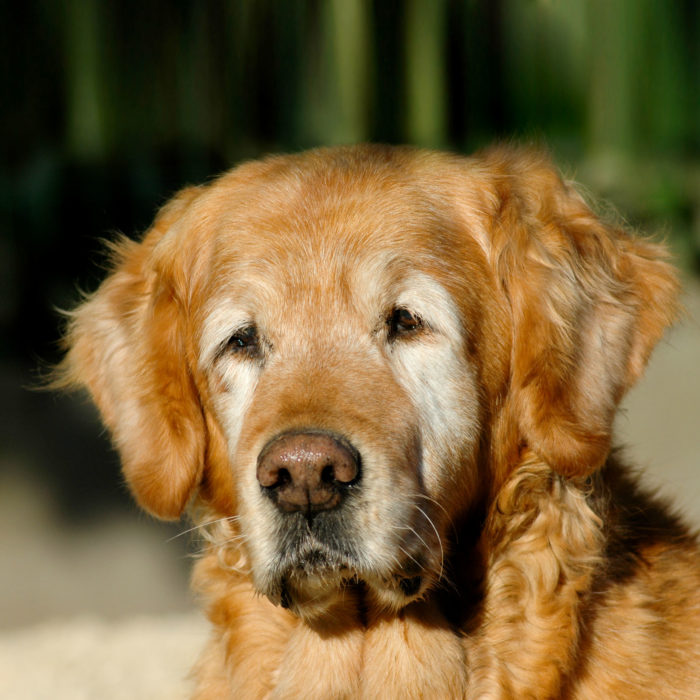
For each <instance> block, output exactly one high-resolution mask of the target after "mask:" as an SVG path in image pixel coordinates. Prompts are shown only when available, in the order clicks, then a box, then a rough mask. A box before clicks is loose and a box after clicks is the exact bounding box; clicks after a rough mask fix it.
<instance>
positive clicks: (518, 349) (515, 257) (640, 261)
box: [486, 149, 679, 476]
mask: <svg viewBox="0 0 700 700" xmlns="http://www.w3.org/2000/svg"><path fill="white" fill-rule="evenodd" d="M486 159H487V161H488V167H487V171H488V172H491V173H496V175H495V180H494V186H493V189H492V190H491V194H492V198H491V202H490V209H491V214H492V219H491V246H492V249H491V251H490V256H491V258H492V260H493V263H494V265H495V268H496V274H497V275H498V278H499V280H500V283H501V284H502V287H503V290H504V292H505V294H506V296H507V298H508V300H509V303H510V309H511V315H512V329H513V331H512V333H513V338H512V355H511V376H510V381H511V385H510V398H511V400H512V401H513V402H514V414H515V416H516V420H517V422H518V427H519V433H520V435H521V439H523V440H524V442H525V443H526V444H527V445H528V447H530V448H531V449H532V450H534V451H535V452H536V453H537V454H539V456H540V457H541V458H542V459H544V460H545V461H546V462H547V463H548V464H549V465H550V466H551V467H552V468H554V469H556V470H557V471H559V472H560V473H562V474H564V475H566V476H579V475H586V474H588V473H590V472H592V471H593V470H595V469H596V468H598V467H599V466H601V464H602V463H603V462H604V460H605V459H606V457H607V454H608V452H609V449H610V440H611V430H612V423H613V418H614V413H615V409H616V407H617V405H618V403H619V402H620V400H621V398H622V396H623V395H624V393H625V392H626V391H627V389H629V388H630V387H631V386H632V384H633V383H634V382H635V381H636V380H637V379H638V378H639V376H640V375H641V374H642V371H643V370H644V367H645V365H646V362H647V360H648V358H649V355H650V353H651V351H652V349H653V347H654V345H655V344H656V343H657V341H658V340H659V339H660V338H661V336H662V335H663V333H664V330H665V329H666V328H667V326H668V325H669V324H670V323H671V322H672V321H673V320H674V318H675V317H676V315H677V311H678V302H677V297H678V291H679V286H678V282H677V279H676V276H675V274H674V271H673V268H672V267H671V266H670V265H668V264H667V263H665V262H664V261H663V260H664V258H665V257H666V255H665V250H664V249H663V247H661V246H658V245H654V244H651V243H649V242H646V241H643V240H640V239H638V238H634V237H633V236H631V235H630V234H628V233H627V232H626V231H625V230H623V229H622V228H619V227H616V226H611V225H607V224H605V223H603V222H602V221H601V220H600V219H599V218H598V217H597V216H596V215H595V214H594V213H593V212H592V211H591V209H590V208H589V207H588V206H587V205H586V203H585V202H584V200H583V198H582V197H581V196H580V195H579V193H578V192H577V191H576V189H575V188H574V187H573V186H572V185H571V184H569V183H566V182H564V181H563V180H562V179H561V178H560V176H559V175H558V173H557V172H556V171H555V170H554V169H553V168H552V166H551V165H550V164H549V161H548V160H547V158H546V157H544V156H542V155H539V154H533V153H529V152H525V153H523V152H517V151H516V152H513V151H511V150H507V149H504V150H496V151H494V152H491V153H490V154H488V155H487V156H486Z"/></svg>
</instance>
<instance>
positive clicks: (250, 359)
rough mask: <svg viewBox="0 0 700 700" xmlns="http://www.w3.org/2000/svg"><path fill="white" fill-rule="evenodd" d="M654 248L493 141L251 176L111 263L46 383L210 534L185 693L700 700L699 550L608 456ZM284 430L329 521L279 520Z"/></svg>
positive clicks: (145, 488) (168, 220)
mask: <svg viewBox="0 0 700 700" xmlns="http://www.w3.org/2000/svg"><path fill="white" fill-rule="evenodd" d="M663 258H664V251H663V249H662V248H661V247H659V246H656V245H653V244H651V243H648V242H645V241H642V240H640V239H637V238H635V237H633V236H632V235H630V234H629V233H627V232H626V231H624V230H623V229H621V228H619V227H616V226H613V225H610V224H607V223H604V222H603V221H601V220H600V219H599V218H598V217H597V216H596V215H595V214H594V213H593V212H592V211H591V209H590V208H589V206H588V205H587V204H586V203H585V202H584V200H583V199H582V198H581V196H580V195H579V194H578V192H577V191H576V189H575V188H574V187H573V186H572V185H571V184H570V183H567V182H565V181H563V180H562V179H561V178H560V176H559V175H558V174H557V173H556V171H555V170H554V169H553V168H552V167H551V165H550V164H549V162H548V161H547V159H546V158H545V157H543V156H542V155H540V154H537V153H533V152H529V151H520V150H514V149H509V148H495V149H492V150H490V151H487V152H484V153H481V154H478V155H476V156H474V157H472V158H462V157H457V156H452V155H447V154H440V153H433V152H427V151H420V150H415V149H410V148H387V147H378V146H360V147H351V148H338V149H324V150H317V151H311V152H308V153H304V154H300V155H295V156H283V157H273V158H268V159H266V160H263V161H260V162H253V163H248V164H245V165H242V166H240V167H239V168H236V169H235V170H233V171H231V172H229V173H227V174H225V175H223V176H221V177H220V178H219V179H217V180H216V181H214V182H213V183H212V184H210V185H208V186H204V187H193V188H188V189H185V190H183V191H182V192H180V193H179V194H178V195H177V196H176V197H175V198H174V199H173V200H172V201H171V202H170V203H169V204H167V205H166V206H165V207H164V208H163V209H162V211H161V212H160V213H159V215H158V217H157V218H156V220H155V223H154V224H153V226H152V228H151V229H150V230H149V231H148V232H147V233H146V235H145V236H144V238H143V240H142V241H141V242H138V243H137V242H133V241H130V240H123V241H121V242H119V243H118V244H116V246H115V253H114V265H113V269H112V271H111V273H110V275H109V276H108V278H107V279H106V280H105V282H104V283H103V284H102V286H101V287H100V288H99V289H98V290H97V292H96V293H95V294H94V295H92V296H91V297H89V298H88V299H86V300H85V301H84V302H83V304H82V305H80V306H79V307H78V309H77V310H76V311H75V312H74V314H73V315H72V319H71V323H70V328H69V332H68V335H67V344H68V348H69V352H68V354H67V356H66V359H65V361H64V363H63V364H62V366H61V367H60V368H59V379H58V380H57V383H58V384H61V385H63V386H74V385H79V386H86V387H87V388H88V389H89V391H90V392H91V394H92V396H93V398H94V400H95V402H96V403H97V405H98V407H99V408H100V411H101V413H102V416H103V418H104V421H105V423H106V425H107V426H108V428H109V429H110V431H111V434H112V436H113V438H114V441H115V444H116V446H117V448H118V449H119V451H120V454H121V457H122V462H123V467H124V474H125V476H126V479H127V481H128V483H129V485H130V488H131V490H132V492H133V494H134V496H135V497H136V499H137V500H138V502H139V503H140V504H141V505H142V506H143V507H144V508H146V509H147V510H149V511H150V512H151V513H154V514H155V515H157V516H160V517H164V518H177V517H179V516H180V515H181V514H182V513H183V512H184V511H187V512H188V513H189V514H190V516H191V517H192V518H193V519H194V520H195V522H196V524H197V525H198V526H199V527H201V529H202V531H203V532H204V534H205V537H206V547H205V551H204V553H203V555H202V557H201V558H200V560H199V562H198V563H197V565H196V568H195V572H194V586H195V588H196V589H197V590H198V591H199V593H200V594H201V595H202V597H203V599H204V601H205V604H206V608H207V614H208V616H209V618H210V620H211V622H212V624H213V635H212V639H211V642H210V643H209V645H208V647H207V648H206V650H205V651H204V654H203V655H202V658H201V661H200V663H199V665H198V667H197V669H196V678H197V691H196V697H197V698H200V699H204V698H228V697H230V698H246V699H251V700H252V699H255V698H276V699H280V698H372V699H376V698H391V699H395V698H517V699H518V700H522V699H524V698H532V699H535V698H542V699H545V698H572V699H573V698H577V699H579V698H587V699H591V700H592V699H594V698H595V699H598V698H616V699H624V698H630V699H633V700H639V699H640V698H659V697H663V698H674V700H675V699H683V698H686V699H690V698H696V697H698V694H699V693H700V670H699V669H700V564H699V558H698V550H697V545H696V542H695V540H694V539H693V537H692V536H691V535H690V534H689V533H688V532H687V530H686V529H685V528H684V526H683V525H682V524H681V523H680V522H678V521H677V520H676V519H675V518H674V517H672V516H671V515H670V514H669V513H668V511H667V510H666V509H665V508H664V507H663V506H662V505H659V504H658V503H657V502H656V501H655V500H654V499H653V498H651V497H650V496H648V495H647V494H645V493H643V492H642V491H640V490H639V489H638V487H637V486H636V485H635V483H634V481H633V480H632V479H631V478H630V476H629V475H628V472H627V471H626V469H625V468H624V467H623V466H621V464H620V462H619V460H618V458H617V456H616V455H615V453H614V451H611V428H612V423H613V417H614V415H615V411H616V408H617V406H618V404H619V402H620V400H621V399H622V397H623V395H624V394H625V392H626V391H627V390H628V389H629V387H630V386H631V385H632V384H633V383H634V382H635V381H636V380H637V379H638V378H639V377H640V375H641V374H642V371H643V369H644V366H645V364H646V362H647V359H648V357H649V355H650V353H651V351H652V348H653V346H654V345H655V344H656V342H657V341H658V340H659V339H660V338H661V336H662V334H663V333H664V330H665V328H666V327H667V326H668V325H669V324H670V323H671V322H672V321H673V319H674V317H675V315H676V311H677V302H676V297H677V291H678V285H677V282H676V278H675V276H674V273H673V270H672V269H671V268H670V267H669V266H668V265H667V264H666V263H665V262H664V261H663ZM298 431H306V432H305V433H304V434H305V435H307V434H310V435H311V438H310V439H312V441H313V440H315V441H316V442H318V443H319V444H320V443H321V442H322V441H323V440H326V438H325V437H324V438H322V439H321V438H317V437H316V436H317V435H318V434H321V433H322V434H323V435H324V436H327V435H330V436H333V437H332V440H333V441H334V442H333V445H334V447H333V448H332V449H333V450H336V451H337V452H338V453H339V454H342V455H343V458H347V459H348V460H350V459H351V458H352V460H355V462H354V464H355V470H356V471H355V472H353V475H355V477H354V479H353V480H352V481H351V479H350V476H347V477H345V478H344V479H340V478H339V477H338V476H337V473H334V474H335V475H334V481H333V483H332V487H329V488H331V489H332V492H333V494H334V498H336V500H337V499H340V505H337V506H334V507H332V508H331V506H330V505H328V504H326V505H323V508H324V509H325V510H323V511H322V512H320V513H317V512H316V511H312V509H311V506H310V505H309V504H306V503H305V502H304V503H303V504H302V506H303V508H305V509H306V510H300V509H302V506H300V505H299V504H298V503H297V501H296V500H294V499H297V498H301V497H298V496H296V495H292V496H289V499H291V500H289V501H288V502H287V501H285V502H283V503H282V505H281V506H280V501H279V498H280V496H279V494H280V493H286V492H282V491H281V488H282V487H280V486H279V484H281V483H282V481H280V482H277V483H275V484H274V485H273V486H269V484H268V482H267V481H266V479H267V480H270V482H271V481H272V479H270V477H269V474H270V473H273V471H274V470H272V467H270V466H269V464H268V462H269V461H270V460H271V459H272V458H268V457H267V456H266V455H267V454H268V453H269V449H270V447H269V446H270V445H274V444H275V443H274V440H275V439H276V438H277V437H278V436H280V435H283V436H284V435H292V436H294V435H296V433H297V432H298ZM293 439H296V438H293ZM328 439H329V440H330V439H331V438H328ZM315 444H316V443H314V445H315ZM324 444H325V443H324ZM295 454H296V453H295ZM265 460H268V461H267V462H266V461H265ZM263 463H264V464H263ZM261 464H263V467H264V468H265V469H267V470H268V471H266V472H265V473H264V474H265V475H264V476H262V477H261V471H260V470H261V468H262V467H261ZM256 465H257V467H256ZM256 468H257V472H256ZM271 470H272V471H271ZM274 473H275V474H276V472H274ZM256 474H257V476H256ZM285 476H288V475H287V474H285ZM293 478H296V477H293ZM299 478H300V479H302V478H303V479H305V478H306V476H303V477H302V476H300V477H299ZM341 481H342V483H341ZM296 485H297V484H296V482H295V483H294V486H295V487H296ZM278 488H279V489H280V490H277V489H278ZM309 488H311V487H309ZM319 488H321V487H319ZM323 488H325V487H323ZM290 493H291V492H290ZM295 493H296V492H295ZM306 493H307V494H308V493H310V491H309V492H306ZM319 493H320V492H319ZM323 493H325V492H323ZM309 498H310V497H309ZM276 499H277V500H276ZM335 502H336V501H333V503H335ZM324 503H325V502H324ZM328 503H330V501H328ZM282 506H284V507H282ZM285 508H286V510H285Z"/></svg>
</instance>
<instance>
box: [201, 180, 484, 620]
mask: <svg viewBox="0 0 700 700" xmlns="http://www.w3.org/2000/svg"><path fill="white" fill-rule="evenodd" d="M282 182H284V180H282ZM285 185H286V183H285ZM275 189H277V188H276V187H275ZM280 189H283V190H284V193H285V194H284V196H283V197H278V200H277V201H275V202H274V205H273V206H271V207H270V211H269V212H267V211H262V212H256V215H255V217H254V218H252V217H250V216H249V214H248V213H247V212H245V211H242V212H240V213H238V212H234V213H233V214H232V215H230V216H229V217H224V218H223V221H222V222H220V223H219V224H218V226H219V227H220V228H219V230H218V231H217V233H216V239H217V246H216V252H215V253H214V254H213V256H212V259H211V261H210V263H209V272H208V275H209V279H208V281H207V284H208V286H209V289H208V290H207V292H206V294H205V299H206V302H205V305H204V307H203V308H202V311H201V323H200V325H198V327H197V330H196V337H197V341H198V347H197V350H198V369H199V371H200V372H201V374H202V375H203V377H205V378H206V385H207V389H206V391H207V394H208V396H209V405H210V409H211V410H212V412H213V413H214V415H215V417H216V419H217V423H218V425H219V426H220V427H221V430H222V432H223V434H224V437H225V442H226V445H227V451H228V456H229V463H230V465H231V469H232V470H233V473H234V483H235V489H236V493H237V503H238V509H237V510H238V514H239V516H240V528H241V532H242V534H243V537H244V542H245V545H244V546H245V548H246V550H247V553H248V555H249V557H250V564H251V569H252V572H253V575H254V580H255V583H256V585H257V587H258V588H259V590H261V591H263V592H264V593H265V594H267V595H268V596H269V597H270V598H272V599H273V600H276V601H280V600H281V599H282V600H283V601H284V602H289V604H291V605H296V604H297V603H298V601H305V607H306V608H309V606H311V605H312V603H313V604H315V605H318V606H320V605H323V604H324V603H325V602H326V598H327V595H328V594H332V593H334V592H335V591H336V590H337V589H338V588H339V585H340V584H341V582H342V580H343V579H346V578H353V577H357V578H359V579H361V580H362V581H364V582H365V583H366V584H367V585H368V587H369V588H370V590H372V591H373V592H374V593H375V594H376V596H377V597H378V598H379V599H380V600H382V601H383V602H385V603H386V604H388V605H390V606H392V607H397V606H400V605H403V604H405V601H406V600H407V599H411V598H413V597H415V596H417V595H420V594H421V592H422V591H423V590H424V589H425V587H426V586H427V585H429V584H430V582H431V581H432V580H433V579H434V578H435V577H437V576H439V574H440V572H441V567H442V559H443V556H444V554H443V552H442V551H441V547H442V546H443V545H442V540H443V539H444V537H443V534H444V530H445V528H446V526H447V517H446V516H450V515H452V514H454V511H455V510H456V509H457V508H459V507H461V506H464V505H466V504H468V503H469V502H470V500H471V499H472V498H473V497H474V495H475V492H476V490H477V488H478V484H477V483H476V474H477V469H476V452H477V445H478V441H479V435H480V432H481V430H480V422H481V420H480V415H481V405H480V397H479V385H480V383H479V380H478V365H477V362H476V361H475V358H473V357H471V358H470V356H469V350H468V340H467V332H468V331H471V330H472V329H471V328H470V326H471V325H472V323H473V322H472V321H471V320H470V319H472V318H478V316H479V313H478V310H475V313H467V314H465V309H464V308H460V305H459V304H458V303H457V302H456V297H457V296H458V295H459V297H460V298H462V299H465V295H464V294H462V293H461V292H460V291H459V290H458V288H456V286H455V285H456V281H458V280H460V279H461V278H462V277H463V273H464V270H463V269H460V268H462V267H463V263H460V262H458V260H457V259H452V260H450V259H445V260H444V261H443V259H442V258H441V259H436V256H435V250H436V248H438V249H443V250H451V251H454V250H455V248H456V246H457V245H458V241H457V240H456V237H455V231H454V230H450V222H444V221H440V219H439V218H438V217H436V216H435V214H434V213H433V212H431V210H430V208H429V206H428V203H427V202H425V203H424V202H421V201H420V200H419V199H417V198H416V197H415V196H413V195H411V196H406V195H405V194H403V193H402V192H400V191H397V190H398V189H399V188H396V187H388V188H387V190H388V191H387V192H386V193H384V194H380V195H377V192H376V190H377V182H376V181H375V178H372V177H367V178H365V179H364V180H363V178H354V179H349V180H348V182H347V183H346V184H345V185H344V186H343V188H342V190H340V191H339V190H338V189H337V188H336V187H332V188H323V187H322V186H321V185H320V183H318V182H314V181H313V179H312V180H311V182H308V183H303V184H302V185H300V186H298V187H297V188H295V187H290V186H289V185H287V186H286V187H285V186H282V187H280ZM472 252H473V254H477V251H475V250H474V251H472ZM465 301H466V299H465ZM465 324H468V325H465ZM436 504H438V505H437V506H436Z"/></svg>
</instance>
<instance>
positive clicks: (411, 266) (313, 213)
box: [211, 177, 457, 300]
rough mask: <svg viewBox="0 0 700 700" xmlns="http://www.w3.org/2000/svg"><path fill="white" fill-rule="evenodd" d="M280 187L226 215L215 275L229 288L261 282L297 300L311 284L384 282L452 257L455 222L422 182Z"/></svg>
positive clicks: (345, 286)
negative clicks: (414, 185)
mask: <svg viewBox="0 0 700 700" xmlns="http://www.w3.org/2000/svg"><path fill="white" fill-rule="evenodd" d="M312 185H313V186H312ZM281 189H282V190H283V192H282V194H280V193H279V192H278V193H277V194H276V196H275V197H274V198H272V199H271V200H270V199H266V200H265V201H263V202H261V201H256V202H255V203H254V204H253V205H250V206H248V207H245V208H244V209H243V210H241V209H240V208H238V207H237V206H235V205H232V206H231V208H230V209H228V210H226V211H223V212H222V213H221V215H220V217H219V220H218V221H217V224H216V233H215V241H216V242H215V252H214V255H213V257H212V275H211V279H212V280H213V281H214V283H215V286H216V287H217V288H218V289H219V290H221V291H222V292H223V293H225V290H224V289H222V287H229V288H241V287H243V288H249V287H251V286H260V287H265V288H267V289H269V290H270V291H272V290H275V291H276V292H277V295H278V296H281V297H283V298H284V299H286V300H291V299H293V297H294V296H295V295H296V294H298V293H300V292H304V293H308V292H309V290H310V289H312V288H317V289H323V290H324V293H327V292H328V291H329V290H330V289H334V290H336V292H338V291H343V290H345V291H351V290H352V288H354V287H360V288H363V287H366V285H368V284H370V286H371V284H376V283H379V282H381V283H382V285H384V286H385V287H386V286H387V285H388V286H391V285H393V284H396V283H398V282H399V280H400V278H401V277H402V276H405V275H406V274H412V273H414V272H416V271H422V272H425V273H427V274H429V273H430V271H431V270H440V269H444V268H445V266H446V265H448V266H449V264H450V262H449V261H450V260H451V259H452V258H453V257H454V251H455V245H456V239H457V234H456V229H457V223H456V222H455V220H454V218H453V217H451V216H450V214H449V212H448V211H445V210H444V209H443V208H441V207H439V206H436V204H435V202H434V201H431V200H430V198H429V197H428V196H427V195H425V194H424V193H422V192H421V191H420V189H419V188H411V189H408V188H405V187H397V188H395V189H392V187H391V186H388V185H387V183H386V182H384V181H381V180H380V181H377V182H373V181H367V179H366V178H365V179H361V178H358V179H354V178H347V177H346V178H343V180H342V181H341V182H335V181H334V180H333V179H332V178H330V179H326V180H325V181H321V182H316V181H310V182H303V183H301V184H299V183H297V186H295V187H293V188H281ZM242 291H244V290H242ZM365 291H369V290H368V289H367V288H365Z"/></svg>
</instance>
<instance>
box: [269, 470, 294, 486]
mask: <svg viewBox="0 0 700 700" xmlns="http://www.w3.org/2000/svg"><path fill="white" fill-rule="evenodd" d="M291 481H292V475H291V474H290V473H289V470H288V469H285V468H284V467H282V469H280V470H279V471H278V472H277V482H276V483H275V484H273V485H272V488H279V487H282V486H286V485H287V484H289V483H291Z"/></svg>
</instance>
